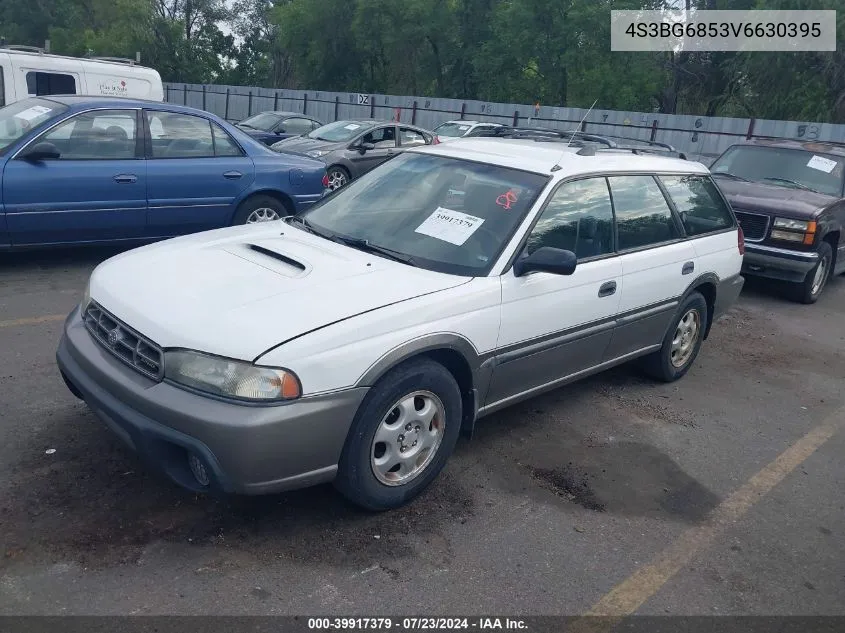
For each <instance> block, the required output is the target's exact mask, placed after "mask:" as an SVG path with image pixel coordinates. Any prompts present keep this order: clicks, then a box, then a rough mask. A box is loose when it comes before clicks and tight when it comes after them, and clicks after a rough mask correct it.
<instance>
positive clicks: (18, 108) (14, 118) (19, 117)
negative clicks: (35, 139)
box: [0, 99, 67, 154]
mask: <svg viewBox="0 0 845 633" xmlns="http://www.w3.org/2000/svg"><path fill="white" fill-rule="evenodd" d="M65 110H67V106H66V105H62V104H61V103H57V102H55V101H47V100H46V99H25V100H24V101H18V102H17V103H13V104H12V105H9V106H6V107H5V108H2V109H0V154H2V153H3V152H4V151H5V150H6V148H7V147H9V146H10V145H12V144H13V143H15V142H16V141H17V140H19V139H20V138H22V137H23V136H24V135H25V134H28V133H29V132H30V131H31V130H34V129H35V128H37V127H38V126H40V125H41V124H42V123H44V122H45V121H47V120H49V119H52V118H53V117H55V116H57V115H59V114H61V113H62V112H64V111H65Z"/></svg>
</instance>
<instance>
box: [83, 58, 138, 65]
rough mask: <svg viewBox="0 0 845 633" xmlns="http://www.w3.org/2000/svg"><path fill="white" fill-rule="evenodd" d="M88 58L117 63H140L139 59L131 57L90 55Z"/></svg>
mask: <svg viewBox="0 0 845 633" xmlns="http://www.w3.org/2000/svg"><path fill="white" fill-rule="evenodd" d="M88 59H91V60H95V61H98V62H115V63H117V64H128V65H130V66H134V65H135V64H137V63H138V60H135V59H131V58H130V57H89V58H88Z"/></svg>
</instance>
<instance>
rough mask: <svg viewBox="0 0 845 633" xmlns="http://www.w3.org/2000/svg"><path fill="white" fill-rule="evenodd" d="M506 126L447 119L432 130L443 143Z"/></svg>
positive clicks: (479, 134)
mask: <svg viewBox="0 0 845 633" xmlns="http://www.w3.org/2000/svg"><path fill="white" fill-rule="evenodd" d="M500 127H504V126H502V125H500V124H499V123H484V122H481V121H464V120H462V119H461V120H458V121H446V122H445V123H441V124H440V125H438V126H437V127H436V128H434V129H433V130H432V132H434V134H435V136H437V139H438V140H439V141H440V142H441V143H448V142H449V141H454V140H456V139H459V138H464V137H466V136H484V135H485V132H489V131H491V130H494V129H496V128H500Z"/></svg>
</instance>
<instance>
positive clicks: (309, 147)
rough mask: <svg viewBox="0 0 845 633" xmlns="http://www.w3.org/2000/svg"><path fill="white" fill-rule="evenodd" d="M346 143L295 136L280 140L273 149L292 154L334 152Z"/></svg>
mask: <svg viewBox="0 0 845 633" xmlns="http://www.w3.org/2000/svg"><path fill="white" fill-rule="evenodd" d="M346 145H347V142H343V143H335V142H331V141H321V140H319V139H316V138H308V137H307V136H293V137H291V138H286V139H284V140H282V141H279V142H278V143H274V144H273V149H275V150H278V151H280V152H288V153H291V154H306V153H308V152H314V151H317V150H320V151H323V152H332V151H334V150H336V149H341V148H343V147H346Z"/></svg>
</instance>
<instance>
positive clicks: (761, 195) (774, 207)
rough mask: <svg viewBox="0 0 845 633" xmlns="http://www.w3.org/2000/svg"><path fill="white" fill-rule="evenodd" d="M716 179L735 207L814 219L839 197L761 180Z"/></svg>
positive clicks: (717, 177)
mask: <svg viewBox="0 0 845 633" xmlns="http://www.w3.org/2000/svg"><path fill="white" fill-rule="evenodd" d="M716 182H718V183H719V188H720V189H721V190H722V193H724V194H725V197H726V198H727V199H728V201H729V202H730V203H731V206H732V207H734V208H735V209H739V210H742V209H748V210H749V211H762V212H767V213H771V214H776V213H783V214H785V215H787V216H789V217H795V218H812V217H814V216H815V215H816V214H817V213H818V212H819V211H820V210H822V209H824V208H825V207H827V206H828V205H830V204H832V203H833V202H836V200H837V198H835V197H834V196H828V195H826V194H823V193H816V192H814V191H805V190H803V189H795V188H793V187H781V186H778V185H770V184H768V183H761V182H742V181H739V180H730V179H728V178H719V176H718V175H716Z"/></svg>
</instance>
